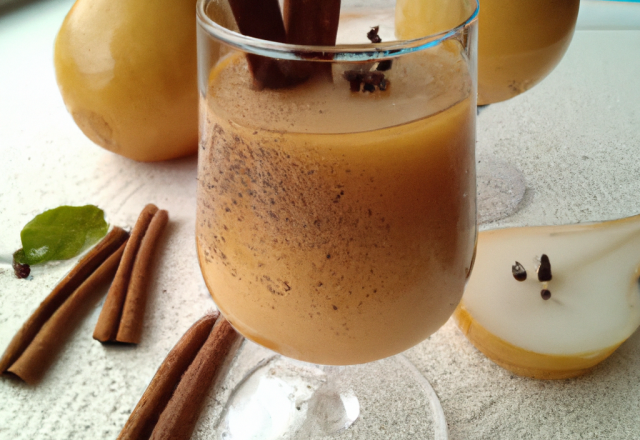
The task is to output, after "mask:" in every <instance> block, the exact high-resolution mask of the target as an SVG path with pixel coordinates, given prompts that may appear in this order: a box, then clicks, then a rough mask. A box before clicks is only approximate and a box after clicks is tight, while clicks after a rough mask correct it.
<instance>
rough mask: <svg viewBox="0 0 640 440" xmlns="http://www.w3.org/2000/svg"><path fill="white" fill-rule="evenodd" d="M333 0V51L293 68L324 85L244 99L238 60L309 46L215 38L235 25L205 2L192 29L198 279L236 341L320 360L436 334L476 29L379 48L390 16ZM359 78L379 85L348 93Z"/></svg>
mask: <svg viewBox="0 0 640 440" xmlns="http://www.w3.org/2000/svg"><path fill="white" fill-rule="evenodd" d="M344 3H348V2H343V14H342V17H341V21H340V28H339V31H338V44H339V45H338V46H336V47H335V48H330V49H327V50H324V51H323V57H324V60H315V61H305V62H306V63H311V64H312V65H314V67H313V69H316V70H317V71H318V72H324V73H320V74H317V75H312V76H311V78H310V79H308V80H307V81H305V82H302V83H299V84H296V85H292V86H289V87H284V88H277V89H269V88H261V87H257V86H256V84H255V82H254V79H253V78H252V76H251V74H250V72H249V69H248V66H247V57H246V53H247V52H249V53H254V54H255V53H260V55H266V56H271V57H273V59H285V60H287V59H288V60H290V61H288V62H289V63H293V64H295V63H301V61H298V60H300V59H305V60H309V59H314V57H315V58H317V57H318V52H314V51H315V50H316V49H314V48H313V47H306V48H300V47H298V48H296V51H293V50H292V48H291V47H287V46H286V45H283V44H278V43H266V42H261V41H246V40H247V39H246V38H244V37H241V36H238V35H237V34H233V33H231V32H229V31H227V30H225V29H224V28H225V27H227V28H232V27H233V22H232V20H231V19H230V18H229V14H228V13H226V12H225V10H224V8H222V7H221V6H220V5H219V3H217V2H206V1H205V2H204V7H203V8H202V11H203V12H204V13H205V14H206V15H207V17H208V18H206V17H200V26H199V56H200V72H199V75H200V79H199V82H200V94H201V107H200V116H201V121H200V130H201V135H200V151H199V159H198V195H197V200H198V212H197V225H196V237H197V247H198V255H199V259H200V266H201V269H202V273H203V275H204V279H205V281H206V283H207V286H208V288H209V291H210V292H211V295H212V296H213V298H214V300H215V302H216V305H217V306H218V307H219V308H220V310H221V311H222V313H223V314H224V316H225V317H226V318H227V319H228V320H229V321H230V322H231V324H232V325H233V326H234V327H235V328H236V329H237V330H238V331H239V332H240V333H242V334H243V335H244V336H246V337H247V338H249V339H251V340H253V341H255V342H258V343H259V344H261V345H263V346H265V347H268V348H270V349H272V350H274V351H277V352H279V353H281V354H284V355H286V356H288V357H291V358H295V359H300V360H304V361H308V362H314V363H320V364H333V365H346V364H358V363H364V362H369V361H373V360H377V359H381V358H385V357H388V356H391V355H394V354H396V353H399V352H401V351H403V350H406V349H407V348H409V347H411V346H413V345H415V344H417V343H419V342H421V341H422V340H424V339H425V338H427V337H428V336H429V335H430V334H432V333H433V332H435V331H436V330H437V329H438V328H439V327H440V326H441V325H442V324H444V323H445V322H446V320H447V319H448V318H449V316H450V315H451V314H452V312H453V311H454V310H455V307H456V305H457V304H458V302H459V300H460V298H461V296H462V292H463V289H464V286H465V282H466V280H467V277H468V276H469V272H470V270H471V266H472V259H473V255H474V249H475V239H476V205H475V167H474V144H475V118H476V110H475V107H476V99H475V96H476V81H475V74H476V70H475V49H474V42H475V20H473V19H470V21H469V22H467V23H463V22H460V23H458V24H461V23H462V24H461V25H460V26H459V27H458V28H456V29H454V30H453V31H452V32H450V33H449V34H447V35H448V36H447V37H444V35H438V36H435V37H429V38H426V39H423V41H418V42H414V43H412V44H407V43H406V42H397V41H396V42H395V43H394V42H393V40H396V37H395V35H394V15H393V9H390V10H387V11H386V12H385V10H382V9H381V10H380V12H379V14H378V15H376V16H375V18H373V19H372V18H371V16H370V13H371V11H370V10H369V9H367V14H369V15H364V14H363V13H362V12H361V10H359V9H357V8H355V9H352V10H349V9H347V8H345V4H344ZM363 11H364V10H363ZM472 12H473V10H472ZM205 18H206V20H204V19H205ZM467 18H469V16H467ZM472 18H473V17H472ZM209 19H210V20H212V21H213V22H217V23H218V24H219V25H220V26H218V25H215V24H213V23H212V22H207V20H209ZM203 22H204V23H205V24H204V25H203ZM374 25H380V36H381V37H382V39H383V43H381V44H380V45H377V46H378V48H377V50H372V46H371V44H368V42H367V39H366V35H367V32H368V31H369V30H370V27H371V26H374ZM345 41H346V42H349V43H352V42H354V43H360V44H361V46H340V44H341V43H343V42H345ZM387 42H388V43H387ZM239 43H242V44H239ZM252 45H253V47H252ZM327 53H329V54H331V56H329V57H327V56H326V54H327ZM385 60H386V61H391V63H390V68H388V69H386V70H384V67H381V66H380V65H379V64H378V63H379V62H380V61H385ZM329 66H330V69H327V67H329ZM385 67H386V66H385ZM313 69H312V70H313ZM373 71H375V72H380V73H381V74H383V75H384V81H385V83H384V84H383V86H382V87H381V86H379V85H375V86H373V90H372V89H371V86H370V85H369V86H367V85H366V84H360V85H359V86H358V90H357V91H353V88H354V87H355V86H354V84H353V83H352V82H350V81H349V80H347V78H349V77H350V75H351V76H352V75H353V72H356V73H360V74H364V73H366V72H373ZM327 72H328V73H327ZM356 82H357V81H356ZM365 87H368V89H369V90H370V91H367V90H366V89H365Z"/></svg>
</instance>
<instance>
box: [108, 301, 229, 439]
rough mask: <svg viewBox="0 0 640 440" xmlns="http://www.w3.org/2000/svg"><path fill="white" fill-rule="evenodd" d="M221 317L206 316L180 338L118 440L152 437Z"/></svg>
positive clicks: (215, 315) (212, 314) (214, 315)
mask: <svg viewBox="0 0 640 440" xmlns="http://www.w3.org/2000/svg"><path fill="white" fill-rule="evenodd" d="M218 316H219V313H218V312H215V313H211V314H208V315H205V316H204V317H203V318H201V319H200V320H198V321H197V322H196V323H195V324H193V325H192V326H191V328H190V329H189V330H188V331H187V332H186V333H185V334H184V335H183V336H182V338H180V340H179V341H178V343H177V344H176V346H175V347H173V349H172V350H171V351H170V352H169V354H168V355H167V357H166V359H165V360H164V361H163V362H162V365H160V368H158V371H157V372H156V374H155V376H153V379H152V380H151V383H150V384H149V386H148V387H147V389H146V390H145V392H144V394H143V395H142V397H141V398H140V401H139V402H138V404H137V405H136V407H135V408H134V410H133V412H132V413H131V415H130V416H129V420H127V423H126V424H125V425H124V428H123V429H122V431H121V432H120V435H119V436H118V440H138V439H147V438H149V436H150V435H151V432H152V431H153V428H154V427H155V426H156V423H157V422H158V418H159V417H160V414H161V413H162V411H163V410H164V408H165V407H166V406H167V402H169V399H170V398H171V395H172V394H173V392H174V390H175V389H176V387H177V386H178V383H179V382H180V378H181V377H182V375H183V374H184V372H185V371H186V370H187V368H188V367H189V365H190V364H191V363H192V362H193V359H194V358H195V357H196V355H197V354H198V351H199V350H200V348H202V345H203V344H204V342H205V341H206V340H207V338H208V337H209V334H210V333H211V329H212V328H213V325H214V324H215V322H216V320H217V319H218Z"/></svg>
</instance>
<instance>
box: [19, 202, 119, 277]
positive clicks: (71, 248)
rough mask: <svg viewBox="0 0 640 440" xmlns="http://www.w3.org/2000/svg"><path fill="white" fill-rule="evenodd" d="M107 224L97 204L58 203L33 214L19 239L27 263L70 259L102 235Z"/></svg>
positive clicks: (107, 227)
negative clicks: (65, 204)
mask: <svg viewBox="0 0 640 440" xmlns="http://www.w3.org/2000/svg"><path fill="white" fill-rule="evenodd" d="M108 229H109V225H108V224H107V222H106V221H105V219H104V211H103V210H102V209H100V208H98V207H97V206H93V205H86V206H60V207H58V208H54V209H50V210H48V211H45V212H43V213H42V214H39V215H37V216H36V217H35V218H34V219H33V220H31V221H30V222H29V223H27V225H26V226H25V227H24V228H23V229H22V232H21V233H20V238H21V240H22V248H23V249H24V258H22V256H20V258H21V260H23V262H24V263H27V264H39V263H44V262H46V261H51V260H67V259H69V258H73V257H75V256H76V255H78V254H79V253H80V252H82V251H83V250H84V249H86V248H87V247H89V246H91V245H92V244H94V243H96V242H97V241H98V240H100V239H101V238H102V237H104V236H105V235H106V233H107V230H108Z"/></svg>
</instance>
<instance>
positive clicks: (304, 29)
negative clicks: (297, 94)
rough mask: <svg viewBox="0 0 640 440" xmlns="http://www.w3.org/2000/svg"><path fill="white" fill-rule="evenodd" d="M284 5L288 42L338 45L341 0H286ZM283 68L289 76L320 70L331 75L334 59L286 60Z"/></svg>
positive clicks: (300, 76) (329, 76)
mask: <svg viewBox="0 0 640 440" xmlns="http://www.w3.org/2000/svg"><path fill="white" fill-rule="evenodd" d="M283 9H284V12H283V14H284V27H285V29H286V32H287V43H289V44H301V45H305V46H335V45H336V36H337V35H338V23H339V21H340V0H322V1H316V0H285V1H284V8H283ZM318 55H320V54H318ZM327 59H331V54H328V56H327ZM281 69H282V70H283V71H284V72H285V74H286V75H287V76H288V77H291V78H297V79H299V80H304V79H307V78H309V77H311V76H312V75H318V74H323V75H326V76H327V77H328V78H331V63H319V62H304V61H287V62H285V63H283V66H282V67H281Z"/></svg>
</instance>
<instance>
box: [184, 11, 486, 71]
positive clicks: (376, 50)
mask: <svg viewBox="0 0 640 440" xmlns="http://www.w3.org/2000/svg"><path fill="white" fill-rule="evenodd" d="M211 1H212V0H198V2H197V4H196V20H197V24H198V26H199V27H200V28H202V29H203V30H205V31H206V32H207V34H208V35H209V36H210V37H213V38H216V39H217V40H219V41H221V42H223V43H226V44H228V45H230V46H232V47H235V48H236V49H239V50H241V51H243V52H248V53H252V54H256V55H261V56H265V57H268V58H275V59H285V60H305V61H319V62H333V61H370V60H375V59H383V58H394V57H397V56H400V55H403V54H406V53H410V52H417V51H420V50H424V49H428V48H430V47H434V46H437V45H438V44H440V43H442V42H444V41H446V40H448V39H450V38H452V37H453V36H455V35H456V34H457V33H459V32H460V31H462V30H463V29H465V28H466V27H468V26H470V25H471V24H472V23H473V22H474V21H476V20H477V18H478V12H479V9H480V4H479V0H474V2H475V8H474V10H473V12H472V13H471V14H470V15H469V17H467V19H466V20H464V21H463V22H462V23H460V24H459V25H457V26H455V27H453V28H451V29H448V30H445V31H442V32H438V33H435V34H432V35H427V36H424V37H420V38H415V39H411V40H395V41H389V42H386V43H385V42H383V43H376V44H373V43H366V44H340V45H336V46H308V45H298V44H288V43H279V42H276V41H269V40H262V39H259V38H254V37H249V36H247V35H243V34H240V33H238V32H235V31H232V30H230V29H227V28H225V27H224V26H221V25H219V24H218V23H216V22H215V21H213V20H212V19H211V18H209V17H208V16H207V14H206V13H205V5H206V4H208V3H209V2H211Z"/></svg>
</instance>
